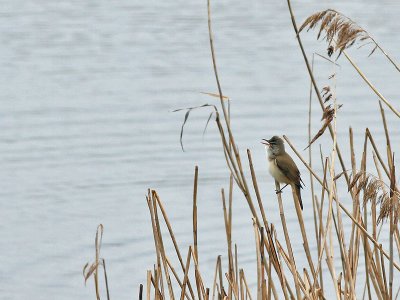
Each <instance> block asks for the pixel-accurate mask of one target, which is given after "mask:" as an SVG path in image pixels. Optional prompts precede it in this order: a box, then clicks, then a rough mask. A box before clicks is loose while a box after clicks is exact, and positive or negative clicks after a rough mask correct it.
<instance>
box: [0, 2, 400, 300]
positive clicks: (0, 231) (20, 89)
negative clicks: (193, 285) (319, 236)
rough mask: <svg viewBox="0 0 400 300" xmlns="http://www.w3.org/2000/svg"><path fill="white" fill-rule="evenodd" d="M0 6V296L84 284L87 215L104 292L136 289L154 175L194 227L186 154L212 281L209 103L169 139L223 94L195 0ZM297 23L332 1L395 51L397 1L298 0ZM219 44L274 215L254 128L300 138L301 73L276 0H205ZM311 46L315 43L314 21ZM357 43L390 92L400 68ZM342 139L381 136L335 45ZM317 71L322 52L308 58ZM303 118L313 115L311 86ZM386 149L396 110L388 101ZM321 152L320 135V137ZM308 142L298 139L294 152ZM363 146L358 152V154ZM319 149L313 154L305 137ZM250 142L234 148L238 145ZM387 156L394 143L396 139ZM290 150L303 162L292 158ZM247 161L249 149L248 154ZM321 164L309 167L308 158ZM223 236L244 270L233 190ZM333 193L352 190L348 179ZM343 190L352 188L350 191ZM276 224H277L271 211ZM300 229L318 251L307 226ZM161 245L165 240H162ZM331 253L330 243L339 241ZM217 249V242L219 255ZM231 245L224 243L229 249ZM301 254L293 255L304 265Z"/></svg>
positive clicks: (216, 197) (237, 126) (290, 214)
mask: <svg viewBox="0 0 400 300" xmlns="http://www.w3.org/2000/svg"><path fill="white" fill-rule="evenodd" d="M1 6H2V9H1V12H0V42H1V47H0V99H1V100H0V101H1V105H0V163H1V168H0V253H1V255H0V266H1V268H0V295H1V299H90V298H93V297H94V288H93V285H92V282H89V284H88V286H87V287H85V286H84V282H83V276H82V267H83V265H84V264H85V263H86V262H88V261H93V259H94V235H95V230H96V226H97V225H98V224H99V223H102V224H104V227H105V231H104V238H103V248H102V256H103V257H104V258H105V259H106V261H107V267H108V276H109V284H110V289H111V297H112V299H136V297H137V289H138V285H139V283H145V281H146V270H147V269H151V268H152V266H153V263H154V262H155V253H154V250H153V248H154V242H153V238H152V234H151V225H150V222H149V213H148V210H147V204H146V201H145V195H146V193H147V189H148V188H155V189H157V191H158V192H159V195H160V197H161V199H162V201H163V202H164V205H165V207H166V209H167V211H168V213H169V217H170V220H171V222H172V224H173V228H174V230H175V233H176V237H177V239H178V240H179V244H180V246H181V249H182V252H184V253H186V251H187V247H188V246H189V245H190V243H191V242H192V232H191V207H192V183H193V173H194V166H195V165H196V164H197V165H198V166H199V170H200V171H199V174H200V177H199V197H198V213H199V251H200V256H199V261H200V265H201V268H202V272H203V276H204V278H205V280H206V283H207V284H208V285H211V282H212V274H213V270H214V264H215V260H216V257H217V255H218V254H225V253H226V245H225V243H224V240H225V233H224V227H223V226H224V225H223V224H224V223H223V215H222V204H221V200H220V189H221V188H222V187H225V188H226V187H227V186H228V183H229V174H228V171H227V168H226V166H225V160H224V157H223V154H222V152H221V144H220V141H219V138H218V135H217V129H216V127H215V124H214V123H213V122H211V123H210V126H209V128H208V129H207V133H206V134H205V136H204V137H203V136H202V131H203V128H204V125H205V123H206V120H207V118H208V115H209V113H210V110H208V109H202V110H198V111H194V112H193V113H192V114H191V116H190V118H189V121H188V123H187V126H186V129H185V134H184V145H185V150H186V151H185V152H182V150H181V148H180V144H179V134H180V127H181V125H182V121H183V118H184V112H177V113H173V112H172V111H173V110H174V109H177V108H182V107H190V106H196V105H201V104H204V103H215V104H218V101H217V99H215V98H211V97H208V96H205V95H203V94H201V93H200V92H215V91H216V84H215V81H214V76H213V71H212V65H211V58H210V50H209V45H208V33H207V15H206V1H151V0H150V1H137V0H130V1H102V0H100V1H99V0H97V1H92V0H89V1H74V0H70V1H66V0H61V1H49V0H42V1H31V0H24V1H22V0H14V1H2V5H1ZM293 7H294V10H295V14H296V16H297V21H298V23H299V24H300V23H301V22H302V21H303V20H304V19H305V18H306V17H307V16H308V15H310V14H311V13H313V12H315V11H317V10H321V9H325V8H329V7H331V8H335V9H337V10H340V11H341V12H343V13H344V14H346V15H348V16H350V17H352V18H353V19H354V20H355V21H357V22H358V23H359V24H361V25H362V26H363V27H364V28H365V29H367V30H368V31H369V32H370V33H371V34H372V35H373V36H374V37H375V38H376V40H377V41H379V42H380V44H381V45H382V47H383V48H385V49H386V50H387V52H388V53H389V54H391V55H392V56H393V57H394V58H395V59H396V60H397V61H399V60H400V56H399V53H398V49H399V48H400V42H399V38H398V34H399V22H398V16H399V13H400V2H399V1H370V0H368V1H351V2H349V1H343V0H341V1H301V3H300V1H295V2H294V3H293ZM213 17H214V33H215V47H216V54H217V60H218V67H219V73H220V78H221V83H222V87H223V91H224V94H226V95H228V96H230V97H231V99H232V120H233V121H232V125H233V129H234V133H235V136H236V141H237V143H238V145H239V147H240V150H241V152H242V154H243V155H245V150H246V148H250V149H251V150H252V153H253V158H254V163H255V168H256V172H257V175H258V178H259V184H260V189H261V192H262V195H263V198H264V201H265V207H266V211H267V214H268V216H269V219H270V221H271V222H273V223H276V224H278V222H279V214H278V213H277V211H278V205H277V203H276V200H275V196H274V184H273V181H272V179H271V178H270V177H269V175H268V174H267V167H266V160H265V155H264V149H263V147H262V146H261V145H260V139H261V138H265V137H270V136H272V135H274V134H286V135H287V136H289V138H290V139H291V140H292V141H293V143H294V144H295V145H296V146H297V147H298V148H299V149H302V148H304V147H305V146H306V140H307V115H308V94H309V79H308V75H307V73H306V68H305V65H304V62H303V59H302V57H301V53H300V50H299V48H298V45H297V41H296V39H295V36H294V32H293V28H292V25H291V22H290V18H289V13H288V11H287V5H286V2H285V1H258V0H256V1H214V4H213ZM303 38H304V43H305V47H306V49H307V52H308V53H309V54H310V56H311V55H312V52H314V51H317V52H319V53H322V54H323V53H325V49H326V44H325V43H324V42H318V41H316V39H315V38H316V33H315V32H310V33H308V34H307V33H305V34H303ZM369 51H370V49H368V47H365V48H362V49H360V50H356V49H355V48H354V49H352V50H351V51H350V54H351V55H352V56H353V57H354V58H355V60H356V61H357V63H358V64H359V65H360V67H361V68H362V69H363V71H365V73H366V74H367V76H368V77H369V78H370V79H371V81H372V82H373V83H374V84H375V85H376V86H377V87H378V88H379V89H380V91H381V92H382V93H383V94H384V95H385V96H386V97H387V98H388V99H390V101H391V102H392V103H393V104H394V105H395V106H396V107H397V109H399V108H400V104H399V101H398V95H399V92H398V86H399V74H398V73H397V72H396V71H395V69H394V68H393V67H392V66H391V65H390V64H389V63H388V62H387V61H386V60H385V59H384V58H383V57H382V55H381V54H380V53H378V52H376V53H375V54H374V55H373V56H372V57H370V58H368V57H367V56H368V54H369ZM338 63H339V64H340V67H336V72H337V76H336V78H337V80H336V85H337V98H338V101H339V102H340V103H343V104H344V105H343V108H342V109H341V111H340V113H339V116H338V126H339V129H338V132H339V141H340V143H341V145H342V148H343V149H342V152H344V153H345V156H346V160H347V161H348V142H347V132H348V126H349V125H352V126H353V129H354V132H355V137H356V143H357V145H358V147H357V149H358V150H359V149H360V144H361V143H362V141H363V138H362V135H363V132H364V130H365V127H367V126H368V127H370V128H371V130H372V132H373V134H375V135H376V140H377V142H378V144H379V145H381V146H382V149H384V148H383V144H382V143H383V141H384V139H383V138H384V137H383V135H382V132H383V130H382V126H381V122H380V116H379V113H378V111H377V108H378V104H377V97H376V96H375V95H374V94H372V92H371V91H370V90H369V89H368V88H367V87H366V85H365V83H364V82H363V81H362V80H361V79H360V77H359V76H358V74H357V73H356V72H355V71H354V70H353V69H352V68H351V67H350V66H349V63H348V62H347V61H346V60H345V58H344V57H341V58H340V59H339V61H338ZM315 69H316V74H317V79H318V82H319V84H320V86H321V87H323V86H325V85H327V84H329V83H331V84H332V81H330V82H329V81H328V76H329V75H330V74H332V72H334V69H333V66H332V65H331V64H329V63H327V62H326V61H324V60H323V59H316V66H315ZM313 110H314V112H315V114H314V115H313V132H316V131H317V130H318V128H319V126H320V121H319V120H320V110H319V106H318V105H317V103H316V101H314V105H313ZM388 119H389V126H390V131H391V133H392V135H393V140H392V142H393V145H394V147H395V149H394V151H395V152H396V151H397V152H396V153H399V150H400V149H399V148H398V145H399V141H400V132H399V126H398V119H397V120H396V118H394V117H393V115H392V114H391V113H389V112H388ZM321 143H323V151H324V153H325V154H327V153H329V151H330V147H331V144H330V143H329V139H325V138H323V139H321ZM302 153H303V154H304V155H306V152H302ZM360 153H361V152H360V151H358V152H357V155H360ZM315 154H316V156H315V157H316V158H315V161H318V160H317V159H318V153H317V152H316V153H315ZM243 157H245V156H243ZM397 157H398V155H397ZM299 165H300V164H299ZM246 166H247V164H246ZM316 168H317V169H320V167H316ZM300 169H301V171H302V172H303V174H304V176H303V177H304V181H305V183H306V186H307V188H306V189H305V190H304V194H303V198H304V200H303V201H304V205H305V210H304V216H305V218H306V220H307V224H306V226H307V228H309V231H310V232H312V233H313V227H312V226H313V222H312V211H311V210H310V207H311V200H310V190H309V186H310V184H309V178H308V176H307V174H306V172H305V169H304V168H303V167H302V166H301V168H300ZM236 194H237V195H235V199H234V209H233V213H234V216H233V226H234V228H233V231H234V234H233V240H234V241H235V242H237V243H238V249H239V264H240V265H241V267H243V268H244V269H245V272H246V274H247V276H248V278H249V281H250V282H251V283H252V284H254V276H253V275H252V274H255V273H256V269H255V265H254V261H255V250H254V241H253V232H252V227H251V218H250V217H251V215H250V211H249V209H248V207H247V204H246V203H245V201H244V198H243V197H242V196H241V195H240V194H239V193H236ZM289 195H290V193H287V192H286V193H284V198H285V199H288V201H286V206H285V208H286V213H287V216H286V217H287V220H288V223H289V224H288V226H289V231H290V232H291V234H292V237H293V240H294V244H293V247H294V250H295V251H297V250H301V249H302V244H301V240H300V239H299V237H297V234H296V233H297V230H298V229H297V225H296V223H297V221H296V216H295V211H294V207H293V203H292V201H291V200H290V201H289ZM342 200H343V202H346V201H348V197H347V194H346V191H343V196H342ZM347 203H348V202H347ZM277 229H278V233H279V232H280V227H279V226H278V228H277ZM310 243H311V246H312V247H313V250H314V251H315V248H316V245H315V240H314V237H313V235H311V236H310ZM167 246H168V247H167V248H168V249H167V251H169V253H170V254H171V255H172V254H173V252H171V250H172V248H171V245H170V244H167ZM336 254H337V255H338V253H336ZM224 258H226V256H225V257H224ZM225 261H226V259H225ZM305 262H306V261H305V260H303V261H302V260H299V262H298V265H299V268H301V267H302V266H303V265H302V263H305Z"/></svg>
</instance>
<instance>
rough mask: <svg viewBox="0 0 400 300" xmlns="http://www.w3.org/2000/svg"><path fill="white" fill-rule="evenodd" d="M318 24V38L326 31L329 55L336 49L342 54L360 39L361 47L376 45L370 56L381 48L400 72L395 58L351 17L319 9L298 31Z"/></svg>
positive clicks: (325, 37) (312, 27) (331, 10)
mask: <svg viewBox="0 0 400 300" xmlns="http://www.w3.org/2000/svg"><path fill="white" fill-rule="evenodd" d="M318 24H321V25H320V27H319V31H318V35H317V39H319V38H320V37H321V34H322V32H323V31H324V32H325V36H324V37H323V39H325V40H326V41H327V42H328V49H327V53H328V56H329V57H330V56H332V54H333V53H334V52H335V51H339V55H338V56H340V54H342V52H343V51H344V50H345V49H347V48H349V47H351V46H353V45H354V44H355V43H356V42H357V41H359V42H361V43H362V44H361V45H360V46H359V48H361V47H363V46H365V45H367V44H373V45H374V47H373V48H372V50H371V52H370V54H369V56H370V55H372V53H374V52H375V50H376V49H379V50H380V51H381V52H382V53H383V55H385V57H386V58H387V59H388V60H389V62H390V63H391V64H392V65H393V66H394V67H395V68H396V70H397V71H398V72H400V67H399V66H398V64H397V63H396V62H395V61H394V59H393V58H392V57H391V56H389V55H388V54H387V53H386V51H385V50H384V49H383V48H382V47H381V46H380V45H379V44H378V42H377V41H376V40H375V39H374V38H373V37H372V36H371V35H370V34H369V33H368V32H367V31H366V30H365V29H363V28H362V27H361V26H360V25H358V24H357V23H356V22H354V21H353V20H352V19H350V18H349V17H347V16H345V15H343V14H342V13H340V12H338V11H336V10H334V9H326V10H323V11H319V12H316V13H314V14H312V15H311V16H309V17H308V18H307V19H306V20H305V21H304V23H303V24H302V25H301V26H300V29H299V31H298V32H299V33H300V32H301V31H302V30H303V29H305V28H306V27H308V28H307V31H309V30H310V29H315V28H316V27H317V25H318ZM345 54H346V53H345Z"/></svg>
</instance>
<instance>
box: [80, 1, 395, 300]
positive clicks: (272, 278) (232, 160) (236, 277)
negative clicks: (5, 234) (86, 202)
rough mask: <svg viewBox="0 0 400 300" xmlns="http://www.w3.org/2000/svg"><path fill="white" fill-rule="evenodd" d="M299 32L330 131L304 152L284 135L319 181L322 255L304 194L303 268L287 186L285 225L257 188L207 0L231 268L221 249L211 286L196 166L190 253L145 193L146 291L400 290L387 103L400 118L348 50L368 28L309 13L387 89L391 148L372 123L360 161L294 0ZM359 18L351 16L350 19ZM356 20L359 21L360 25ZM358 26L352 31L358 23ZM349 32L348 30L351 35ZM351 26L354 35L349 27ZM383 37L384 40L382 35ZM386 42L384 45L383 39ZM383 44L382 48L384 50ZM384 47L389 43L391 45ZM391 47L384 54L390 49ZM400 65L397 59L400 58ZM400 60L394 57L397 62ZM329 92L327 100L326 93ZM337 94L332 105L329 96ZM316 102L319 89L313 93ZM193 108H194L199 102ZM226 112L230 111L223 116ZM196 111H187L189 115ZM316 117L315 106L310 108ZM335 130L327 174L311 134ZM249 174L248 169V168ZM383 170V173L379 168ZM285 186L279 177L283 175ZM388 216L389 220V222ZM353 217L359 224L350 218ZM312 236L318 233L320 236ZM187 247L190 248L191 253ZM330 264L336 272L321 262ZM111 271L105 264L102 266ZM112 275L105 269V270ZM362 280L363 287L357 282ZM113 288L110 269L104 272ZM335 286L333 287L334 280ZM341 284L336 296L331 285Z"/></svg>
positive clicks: (322, 294)
mask: <svg viewBox="0 0 400 300" xmlns="http://www.w3.org/2000/svg"><path fill="white" fill-rule="evenodd" d="M288 5H289V11H290V14H291V17H292V21H293V26H294V29H295V32H296V36H297V39H298V42H299V45H300V48H301V50H302V52H303V55H304V59H305V62H306V65H307V68H308V71H309V75H310V78H311V84H312V87H313V88H314V90H315V94H316V95H317V99H318V100H319V102H320V105H321V108H322V111H323V119H324V120H325V123H324V125H323V128H322V129H323V130H322V131H321V130H320V132H319V133H318V134H317V135H316V136H315V137H314V138H312V135H311V127H310V126H309V147H308V155H309V157H308V158H307V159H306V158H304V157H303V156H302V155H301V154H300V153H299V151H298V150H297V148H296V147H295V145H293V143H292V142H291V141H290V139H289V138H288V137H287V136H284V139H285V141H286V143H287V144H288V145H289V146H290V148H291V149H292V150H293V152H294V153H295V154H296V155H297V157H298V159H300V160H301V162H302V163H303V164H304V166H305V167H306V168H307V170H308V172H309V176H310V181H311V194H312V199H311V202H312V207H313V216H314V233H313V235H315V240H316V246H317V255H315V254H314V255H313V253H312V252H311V250H310V242H309V241H310V233H309V232H307V231H306V229H305V225H304V220H303V215H302V211H301V209H300V206H299V203H298V201H296V195H295V194H293V199H294V205H295V208H296V213H297V221H298V226H299V228H300V232H301V236H302V241H303V252H304V253H302V255H304V256H305V257H306V258H307V267H306V268H303V269H302V270H300V269H299V268H298V267H297V264H296V257H298V256H299V254H298V253H296V255H295V254H294V253H293V249H292V245H291V244H292V242H291V238H290V235H291V234H290V233H289V232H288V229H287V225H286V219H285V211H284V208H283V204H282V198H281V194H277V201H278V203H279V213H280V220H281V222H280V223H281V224H278V225H274V224H272V223H270V222H269V221H268V218H267V214H266V212H265V210H264V207H263V200H262V198H261V194H260V191H259V188H258V181H257V177H256V174H255V171H254V168H253V163H252V156H251V152H250V150H247V153H246V154H247V158H246V160H247V162H248V170H245V169H246V166H245V165H244V164H243V163H242V156H241V153H240V152H239V150H238V147H237V144H236V142H235V139H234V135H233V132H232V129H231V126H230V116H229V109H227V107H226V105H227V101H226V97H224V96H223V93H222V88H221V85H220V82H219V79H218V72H217V65H216V58H215V52H214V46H213V34H212V30H211V13H210V3H209V1H208V26H209V37H210V46H211V55H212V61H213V66H214V72H215V78H216V82H217V87H218V97H219V98H220V108H217V107H216V106H213V108H214V110H213V113H214V115H215V122H216V124H217V127H218V129H219V133H220V138H221V142H222V149H223V152H224V156H225V159H226V164H227V167H228V168H229V171H230V174H231V176H230V180H229V183H230V184H229V191H228V192H227V193H226V192H225V190H224V189H222V190H221V199H222V208H223V217H224V223H225V231H226V241H227V253H228V254H227V269H226V270H223V267H222V266H223V264H222V256H220V255H218V256H217V255H216V265H215V272H214V274H215V275H214V281H213V284H212V286H207V285H206V284H205V281H204V280H203V277H202V273H201V271H200V266H199V259H198V258H199V253H198V246H197V182H198V168H197V167H196V168H195V175H194V189H193V244H192V246H190V247H189V248H188V249H185V251H184V252H183V251H182V250H181V249H180V248H179V246H178V243H177V241H176V239H175V235H174V232H173V229H172V225H171V223H170V221H169V219H168V215H167V213H166V209H165V207H164V205H163V203H162V201H161V199H160V197H159V195H158V194H157V192H156V191H155V190H149V191H148V194H147V197H146V200H147V204H148V208H149V212H150V219H151V226H152V229H153V236H154V243H155V251H156V258H157V259H156V263H155V265H154V269H153V270H149V271H147V283H146V287H145V294H146V299H151V298H152V299H168V298H169V299H177V298H179V299H181V300H182V299H185V298H186V299H188V300H191V299H193V300H194V299H216V298H217V299H272V298H273V299H281V298H284V299H334V298H336V299H356V298H361V297H362V298H365V297H368V299H395V298H397V296H398V294H399V287H397V289H396V286H395V284H396V282H397V283H398V282H399V281H400V265H399V262H398V261H399V257H400V232H399V224H398V217H399V215H400V203H399V201H400V192H399V189H398V186H397V184H396V167H395V159H394V152H393V148H392V144H391V140H390V133H389V130H388V126H387V122H386V117H385V111H384V108H383V105H382V102H383V103H384V104H386V105H387V106H388V107H389V108H390V109H391V111H392V112H394V113H395V114H396V115H397V116H399V114H398V112H397V110H396V109H395V108H394V107H393V106H392V105H391V104H390V102H389V101H388V100H387V99H386V98H384V97H383V96H382V95H381V94H380V93H379V92H378V91H377V90H376V89H375V87H373V86H372V84H371V83H370V82H369V80H368V79H367V78H366V77H365V75H364V74H363V73H362V72H361V70H359V69H358V67H357V66H356V65H355V64H354V62H353V61H352V60H351V58H350V56H348V54H347V53H346V50H345V49H346V48H347V47H349V46H350V45H351V44H352V43H354V40H355V39H356V38H357V36H358V35H359V34H361V35H362V38H364V37H365V36H369V34H368V33H366V32H365V31H363V30H362V29H361V27H359V26H358V25H355V24H354V23H353V22H352V21H351V20H350V19H348V18H345V17H343V16H342V15H340V13H338V12H336V11H333V10H327V11H325V12H321V13H317V14H315V15H313V16H311V17H310V18H309V19H307V20H306V21H305V23H304V24H303V26H302V27H301V28H302V29H303V28H305V27H306V26H309V27H310V28H313V27H315V26H316V24H317V23H318V22H321V28H320V33H321V32H322V31H324V30H325V31H326V32H327V39H328V43H329V46H332V45H333V46H334V47H335V48H338V49H339V51H341V52H343V53H344V54H345V55H346V57H347V59H348V60H349V61H350V62H351V64H352V65H353V66H354V67H355V69H356V70H357V71H358V72H359V74H360V75H361V76H362V77H363V78H364V80H365V81H366V82H367V83H368V85H369V86H370V87H371V89H372V91H373V92H375V93H376V94H377V95H378V97H379V100H380V101H379V105H380V110H379V111H378V113H379V114H380V115H381V118H382V124H383V128H384V132H385V139H386V153H381V152H380V151H379V150H378V147H377V145H376V143H375V139H374V137H373V135H372V133H371V132H370V131H369V129H368V128H367V129H366V130H365V135H364V144H363V152H362V155H361V156H360V157H359V159H358V160H357V157H356V154H355V150H354V141H353V130H352V128H349V146H350V152H349V153H348V155H349V158H350V159H349V160H350V162H351V165H350V166H346V165H345V163H344V161H345V159H344V157H343V154H342V152H341V151H340V147H339V144H338V140H337V134H336V127H337V124H336V115H337V110H338V104H337V103H336V97H335V95H334V94H329V93H333V91H330V90H328V89H325V90H324V92H323V93H321V92H320V91H319V89H318V86H317V84H316V82H315V79H314V76H313V71H312V65H311V64H310V63H309V62H308V59H307V56H306V54H305V51H304V47H303V45H302V42H301V39H300V34H299V30H298V29H297V25H296V22H295V19H294V15H293V11H292V8H291V5H290V2H289V1H288ZM346 22H351V23H346ZM354 28H356V29H354ZM344 30H347V31H348V32H347V35H348V38H349V40H348V41H346V40H345V35H346V34H345V33H344ZM352 30H353V31H352ZM349 32H350V33H349ZM351 32H353V33H351ZM375 44H376V45H377V43H375ZM379 48H380V47H379ZM382 51H383V50H382ZM383 52H384V51H383ZM385 55H386V54H385ZM393 64H394V63H393ZM394 65H396V64H394ZM327 98H329V99H327ZM327 101H331V104H330V106H328V105H327V104H326V103H325V102H327ZM310 107H311V92H310ZM191 109H192V108H190V109H189V110H191ZM220 111H222V113H221V114H220ZM187 116H188V113H187V115H186V117H185V121H186V119H187ZM309 119H310V120H311V109H310V113H309ZM325 128H328V129H329V133H330V135H331V137H332V146H331V151H330V155H329V156H328V157H323V156H322V153H321V165H322V172H317V171H316V170H315V168H314V167H313V165H312V163H311V157H312V142H313V141H315V140H316V139H318V138H319V136H320V135H322V134H323V133H324V131H325ZM336 159H338V160H339V162H340V170H337V169H336V168H335V160H336ZM246 173H247V174H250V175H249V176H247V177H246V175H245V174H246ZM374 174H375V175H374ZM235 185H236V186H237V187H238V188H239V189H240V191H241V192H242V194H243V197H244V199H245V201H246V202H247V204H248V207H249V209H250V211H251V214H252V220H253V229H254V238H255V259H256V261H257V270H256V271H255V272H254V274H251V275H250V276H248V275H246V274H245V272H244V270H243V269H242V268H240V266H239V263H238V255H239V254H238V251H237V247H236V245H235V244H234V243H233V241H232V198H233V193H232V190H233V187H234V186H235ZM341 185H344V186H345V187H346V189H347V190H348V194H347V195H346V197H350V198H351V207H350V208H349V207H346V206H345V205H343V204H342V202H341V198H342V197H344V196H343V194H342V195H341V194H340V192H339V188H338V187H340V186H341ZM276 188H277V190H279V183H277V182H276ZM384 223H386V224H387V225H388V226H383V224H384ZM344 224H351V226H346V227H345V226H344ZM163 226H165V227H166V229H167V230H168V233H169V238H170V239H171V241H172V243H173V246H174V249H175V253H174V254H172V253H167V252H166V249H165V247H164V239H165V237H164V236H163V235H162V233H161V232H162V231H161V228H162V227H163ZM276 226H281V227H282V231H283V236H281V235H278V234H277V231H276V230H275V227H276ZM99 230H100V231H98V233H97V235H96V260H95V262H94V263H93V264H92V265H90V266H89V265H88V264H87V265H86V266H85V269H84V276H85V279H87V278H89V277H90V276H91V275H92V274H93V275H94V276H93V277H94V280H95V286H96V296H97V298H98V299H100V295H99V279H98V274H99V266H103V267H104V271H105V261H104V260H103V259H101V258H100V257H99V252H100V244H101V242H100V241H101V233H102V226H100V227H99ZM383 236H386V237H388V241H389V242H388V243H385V244H384V245H382V242H381V241H382V240H383V238H382V237H383ZM313 239H314V237H313ZM334 248H335V249H339V253H340V261H339V263H337V261H336V262H335V260H334V258H335V256H334V251H333V249H334ZM183 253H187V254H186V257H184V256H183ZM172 255H175V256H176V258H177V261H178V262H179V265H178V266H174V265H173V264H172V262H171V261H172V259H171V258H172ZM360 266H362V268H360ZM323 268H324V269H326V270H328V275H327V274H323V272H322V269H323ZM104 273H105V272H104ZM105 275H106V273H105ZM250 277H251V278H252V279H253V278H256V282H257V283H256V289H254V290H251V289H250V288H249V284H248V280H247V278H250ZM356 282H358V285H360V282H361V285H362V286H363V287H364V288H363V289H361V290H360V289H359V288H357V285H356ZM105 283H106V289H107V296H108V297H109V294H108V287H107V276H105ZM328 286H329V288H328ZM142 288H143V286H141V288H140V293H139V299H142V298H143V289H142ZM328 290H330V291H334V292H333V294H332V293H331V294H328V293H327V292H326V291H328Z"/></svg>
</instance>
